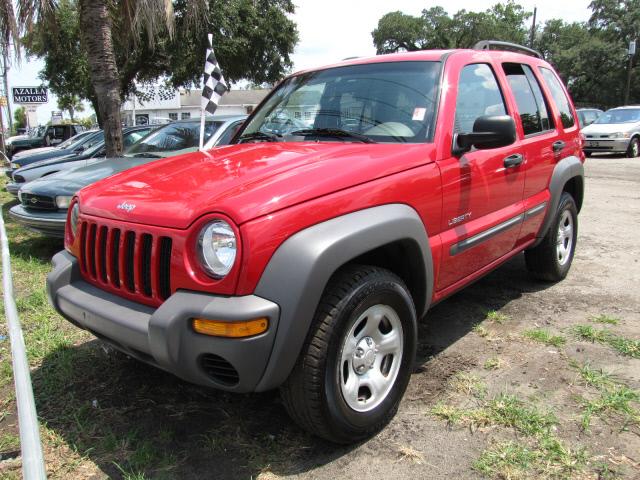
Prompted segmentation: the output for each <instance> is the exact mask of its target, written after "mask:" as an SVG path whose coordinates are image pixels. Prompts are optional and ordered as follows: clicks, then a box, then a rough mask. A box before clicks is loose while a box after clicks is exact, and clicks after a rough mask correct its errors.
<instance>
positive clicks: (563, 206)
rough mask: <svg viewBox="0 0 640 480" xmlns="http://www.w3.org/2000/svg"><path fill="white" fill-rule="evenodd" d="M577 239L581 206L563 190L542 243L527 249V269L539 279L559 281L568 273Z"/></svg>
mask: <svg viewBox="0 0 640 480" xmlns="http://www.w3.org/2000/svg"><path fill="white" fill-rule="evenodd" d="M577 239H578V209H577V207H576V202H575V201H574V199H573V197H572V196H571V195H570V194H568V193H567V192H563V193H562V196H561V197H560V203H559V205H558V209H557V210H556V212H555V214H554V218H553V221H552V222H551V225H550V226H549V230H548V231H547V234H546V235H545V236H544V238H543V239H542V241H541V242H540V244H538V245H537V246H535V247H533V248H530V249H529V250H525V252H524V258H525V262H526V264H527V269H528V270H529V271H530V272H531V273H532V274H533V276H534V277H536V278H538V279H539V280H545V281H548V282H557V281H560V280H562V279H564V278H565V277H566V276H567V274H568V273H569V269H570V268H571V262H572V261H573V254H574V252H575V250H576V241H577Z"/></svg>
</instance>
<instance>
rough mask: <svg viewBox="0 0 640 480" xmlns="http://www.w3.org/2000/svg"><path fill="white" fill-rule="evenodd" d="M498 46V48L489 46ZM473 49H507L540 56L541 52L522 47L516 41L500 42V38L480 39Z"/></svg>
mask: <svg viewBox="0 0 640 480" xmlns="http://www.w3.org/2000/svg"><path fill="white" fill-rule="evenodd" d="M491 47H498V48H491ZM473 49H474V50H507V51H508V52H517V53H524V54H525V55H531V56H532V57H537V58H540V59H541V58H542V54H541V53H540V52H538V51H536V50H534V49H533V48H529V47H524V46H522V45H518V44H517V43H510V42H501V41H500V40H481V41H479V42H478V43H476V44H475V45H474V46H473Z"/></svg>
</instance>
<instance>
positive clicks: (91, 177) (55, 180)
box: [22, 157, 157, 196]
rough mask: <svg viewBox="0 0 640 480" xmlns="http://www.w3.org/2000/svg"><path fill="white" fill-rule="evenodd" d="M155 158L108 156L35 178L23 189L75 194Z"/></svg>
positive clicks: (51, 193) (44, 193) (55, 194)
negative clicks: (88, 163)
mask: <svg viewBox="0 0 640 480" xmlns="http://www.w3.org/2000/svg"><path fill="white" fill-rule="evenodd" d="M155 160H157V159H156V158H128V157H115V158H108V159H106V160H101V161H99V162H96V163H92V164H91V165H87V166H84V167H75V168H71V169H69V170H62V171H61V172H58V173H55V174H53V175H48V176H46V177H41V178H39V179H37V180H33V181H32V182H29V183H28V184H26V185H25V186H24V187H22V191H23V192H28V193H33V194H37V195H48V196H57V195H65V196H66V195H74V194H75V193H76V192H77V191H78V190H80V189H81V188H83V187H86V186H87V185H91V184H92V183H95V182H97V181H98V180H102V179H103V178H107V177H110V176H111V175H115V174H116V173H119V172H122V171H124V170H128V169H129V168H133V167H137V166H139V165H144V164H145V163H149V162H153V161H155Z"/></svg>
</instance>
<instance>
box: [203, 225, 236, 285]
mask: <svg viewBox="0 0 640 480" xmlns="http://www.w3.org/2000/svg"><path fill="white" fill-rule="evenodd" d="M198 253H199V256H200V262H201V263H202V266H203V267H204V269H205V270H206V271H207V273H208V274H209V275H211V276H212V277H214V278H222V277H224V276H225V275H227V274H228V273H229V272H230V271H231V268H232V267H233V264H234V262H235V260H236V235H235V233H233V229H232V228H231V226H230V225H229V224H228V223H227V222H225V221H224V220H215V221H213V222H211V223H208V224H207V225H205V226H204V228H203V229H202V231H201V232H200V236H199V237H198Z"/></svg>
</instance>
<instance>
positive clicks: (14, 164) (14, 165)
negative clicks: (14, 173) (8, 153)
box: [11, 162, 20, 169]
mask: <svg viewBox="0 0 640 480" xmlns="http://www.w3.org/2000/svg"><path fill="white" fill-rule="evenodd" d="M11 168H13V169H17V168H20V164H19V163H16V162H11Z"/></svg>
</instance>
